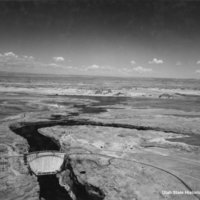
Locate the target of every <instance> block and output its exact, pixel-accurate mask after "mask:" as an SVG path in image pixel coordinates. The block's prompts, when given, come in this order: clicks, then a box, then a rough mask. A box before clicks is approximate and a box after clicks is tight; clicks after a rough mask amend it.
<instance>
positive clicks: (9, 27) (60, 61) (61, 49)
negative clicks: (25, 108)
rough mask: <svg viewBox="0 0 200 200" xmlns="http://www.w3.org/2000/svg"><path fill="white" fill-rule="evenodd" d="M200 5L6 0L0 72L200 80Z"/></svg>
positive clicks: (186, 1) (159, 0) (191, 0)
mask: <svg viewBox="0 0 200 200" xmlns="http://www.w3.org/2000/svg"><path fill="white" fill-rule="evenodd" d="M199 36H200V1H197V0H57V1H56V0H49V1H47V0H32V1H31V0H23V1H21V0H15V1H14V0H1V1H0V71H6V72H25V73H39V74H44V73H45V74H46V73H48V74H62V75H70V74H73V75H100V76H101V75H102V76H123V77H167V78H200V37H199Z"/></svg>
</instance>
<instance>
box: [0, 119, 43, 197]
mask: <svg viewBox="0 0 200 200" xmlns="http://www.w3.org/2000/svg"><path fill="white" fill-rule="evenodd" d="M19 119H20V120H21V116H19ZM16 121H17V119H15V122H16ZM10 123H11V122H10V121H9V122H3V123H1V125H0V141H1V144H0V152H1V157H0V161H1V162H0V199H3V200H10V199H19V200H27V199H30V200H37V199H39V195H38V194H39V184H38V182H37V178H36V177H34V176H31V175H30V174H29V171H28V169H27V166H25V165H24V160H23V156H20V155H21V153H25V152H27V150H28V144H27V142H26V140H24V139H23V138H21V137H20V136H18V135H16V134H14V133H13V132H12V131H11V130H10V129H9V126H10Z"/></svg>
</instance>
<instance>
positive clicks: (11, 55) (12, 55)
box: [3, 52, 18, 58]
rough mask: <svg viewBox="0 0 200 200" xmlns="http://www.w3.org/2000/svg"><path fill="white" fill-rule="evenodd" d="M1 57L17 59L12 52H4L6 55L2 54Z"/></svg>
mask: <svg viewBox="0 0 200 200" xmlns="http://www.w3.org/2000/svg"><path fill="white" fill-rule="evenodd" d="M3 56H6V57H15V58H17V57H18V55H16V54H15V53H13V52H6V53H4V54H3Z"/></svg>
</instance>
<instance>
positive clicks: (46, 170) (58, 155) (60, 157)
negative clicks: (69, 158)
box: [26, 151, 65, 176]
mask: <svg viewBox="0 0 200 200" xmlns="http://www.w3.org/2000/svg"><path fill="white" fill-rule="evenodd" d="M64 157H65V153H62V152H59V151H38V152H31V153H29V154H27V155H26V161H27V164H28V166H29V169H30V171H31V172H33V173H34V174H35V175H36V176H40V175H50V174H56V173H58V172H59V171H60V170H61V167H62V164H63V162H64Z"/></svg>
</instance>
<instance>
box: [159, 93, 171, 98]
mask: <svg viewBox="0 0 200 200" xmlns="http://www.w3.org/2000/svg"><path fill="white" fill-rule="evenodd" d="M159 98H160V99H172V98H173V96H172V95H171V94H168V93H164V94H161V95H159Z"/></svg>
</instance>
